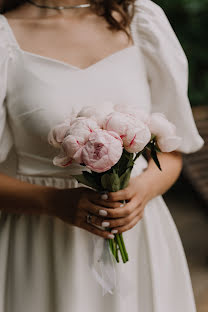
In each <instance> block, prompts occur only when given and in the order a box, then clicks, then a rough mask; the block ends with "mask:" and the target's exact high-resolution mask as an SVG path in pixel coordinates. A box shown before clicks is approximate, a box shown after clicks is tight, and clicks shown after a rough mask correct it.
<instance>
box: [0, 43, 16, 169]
mask: <svg viewBox="0 0 208 312" xmlns="http://www.w3.org/2000/svg"><path fill="white" fill-rule="evenodd" d="M0 41H1V38H0ZM9 57H10V53H9V51H8V50H7V48H6V46H3V43H2V42H0V163H1V162H3V161H4V160H6V158H7V155H8V153H9V151H10V149H11V147H12V145H13V137H12V133H11V129H10V127H9V124H8V121H7V109H6V92H7V72H8V63H9Z"/></svg>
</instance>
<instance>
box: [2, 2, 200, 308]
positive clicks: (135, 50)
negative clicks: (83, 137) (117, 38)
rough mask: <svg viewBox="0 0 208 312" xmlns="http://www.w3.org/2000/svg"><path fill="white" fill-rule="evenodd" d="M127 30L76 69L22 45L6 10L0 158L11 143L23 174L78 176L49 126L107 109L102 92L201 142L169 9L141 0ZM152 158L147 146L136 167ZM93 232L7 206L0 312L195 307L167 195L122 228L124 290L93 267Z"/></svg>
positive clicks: (46, 180)
mask: <svg viewBox="0 0 208 312" xmlns="http://www.w3.org/2000/svg"><path fill="white" fill-rule="evenodd" d="M131 31H132V36H133V40H134V45H133V46H131V47H128V48H125V49H123V50H120V51H118V52H116V53H114V54H112V55H109V56H107V57H106V58H104V59H102V60H100V61H98V62H97V63H95V64H93V65H91V66H89V67H87V68H86V69H80V68H78V67H76V66H73V65H70V64H67V63H64V62H62V61H59V60H55V59H52V58H49V57H44V56H41V55H37V54H34V53H31V52H28V51H24V50H22V49H21V47H20V46H19V45H18V42H17V40H16V39H15V36H14V33H13V31H12V29H11V26H10V25H9V23H8V20H7V19H6V17H5V16H4V15H3V14H0V162H4V160H5V159H6V158H7V155H8V152H9V151H10V149H11V147H12V146H14V147H15V150H16V153H17V179H20V180H22V181H27V182H29V183H34V184H41V185H45V186H54V187H57V188H72V187H77V186H79V185H78V184H77V182H76V181H75V180H74V179H73V178H72V177H71V175H72V174H73V173H75V172H76V173H77V172H80V167H79V166H78V165H77V166H73V167H67V168H65V169H63V168H58V167H55V166H54V165H53V163H52V159H53V157H54V156H55V155H57V150H55V149H54V148H53V147H52V146H50V145H49V144H48V142H47V135H48V132H49V130H50V128H51V127H53V126H55V125H56V124H58V123H60V122H62V121H63V120H64V119H65V118H66V116H68V115H69V114H71V113H74V112H77V111H78V110H79V109H80V108H81V107H83V105H100V109H101V110H102V104H103V102H104V101H112V102H113V103H114V104H126V105H138V107H141V108H143V109H145V110H146V111H147V112H150V111H152V112H163V113H164V114H166V116H167V118H168V119H169V120H170V121H172V122H173V123H174V124H175V125H176V126H177V134H178V135H179V136H181V137H182V144H181V146H180V148H179V149H178V150H179V151H181V152H183V153H191V152H195V151H197V150H199V149H200V148H201V147H202V146H203V144H204V141H203V139H202V137H201V136H200V135H199V133H198V131H197V128H196V125H195V122H194V119H193V115H192V112H191V107H190V103H189V100H188V97H187V78H188V66H187V59H186V56H185V55H184V52H183V50H182V48H181V46H180V44H179V42H178V40H177V38H176V36H175V33H174V32H173V30H172V28H171V26H170V24H169V22H168V19H167V17H166V16H165V14H164V12H163V11H162V9H161V8H160V7H159V6H157V5H156V4H154V3H153V2H151V1H150V0H137V1H136V12H135V16H134V19H133V21H132V23H131ZM146 167H147V161H146V160H145V158H144V157H143V156H141V157H140V158H139V159H138V161H137V164H136V166H135V168H134V171H133V173H132V174H133V175H139V174H140V173H141V172H142V170H144V169H145V168H146ZM147 187H148V185H147ZM69 209H70V198H69ZM94 236H95V235H93V234H91V233H89V232H87V231H85V230H83V229H80V228H77V227H74V226H71V225H68V224H66V223H64V222H62V221H61V220H59V219H57V218H53V217H47V216H42V215H40V216H27V215H14V214H9V213H8V214H7V213H6V212H1V213H0V312H37V311H38V312H82V311H85V312H97V311H99V312H104V311H109V312H124V311H125V312H126V311H127V309H128V311H131V312H194V311H196V310H195V303H194V299H193V292H192V286H191V282H190V276H189V271H188V267H187V262H186V258H185V255H184V251H183V247H182V244H181V240H180V238H179V235H178V232H177V229H176V227H175V224H174V222H173V219H172V217H171V215H170V213H169V210H168V208H167V206H166V204H165V202H164V200H163V198H162V196H157V197H155V198H153V199H152V200H151V201H149V202H148V203H147V205H146V207H145V214H144V217H143V219H142V220H141V221H140V222H139V223H137V225H136V226H135V227H134V228H132V229H131V230H129V231H127V232H125V233H124V239H125V242H126V246H127V249H128V253H129V258H130V261H129V262H128V263H126V264H123V263H119V264H118V265H116V267H115V270H116V274H117V276H120V275H121V276H122V277H124V278H126V277H128V279H129V282H130V284H129V285H128V287H126V290H125V286H126V285H120V286H124V292H126V295H125V293H124V294H123V295H122V296H121V295H120V293H119V292H118V291H117V290H115V291H113V294H110V293H107V294H106V295H103V293H102V287H101V286H100V285H99V283H98V282H97V281H96V280H95V278H94V276H93V274H92V266H93V265H95V266H96V263H95V261H96V258H93V257H94V256H95V255H94V254H93V253H92V251H91V250H90V249H89V243H90V242H91V241H92V238H93V237H94ZM94 253H95V250H94ZM93 261H94V262H93ZM128 290H130V291H128Z"/></svg>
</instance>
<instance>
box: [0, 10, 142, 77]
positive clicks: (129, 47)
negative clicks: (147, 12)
mask: <svg viewBox="0 0 208 312" xmlns="http://www.w3.org/2000/svg"><path fill="white" fill-rule="evenodd" d="M0 15H1V16H2V17H3V19H4V21H5V22H6V25H7V28H8V30H9V32H10V35H11V37H12V39H13V41H14V42H15V44H16V46H17V47H18V49H19V51H21V53H23V54H25V55H29V56H33V57H36V58H40V59H44V60H46V61H49V62H52V63H56V64H60V65H63V66H65V67H68V68H72V69H75V70H77V71H81V72H84V71H87V70H90V69H92V68H94V67H96V66H97V65H99V64H102V63H105V62H106V61H108V60H110V59H111V58H113V57H115V56H118V55H119V54H122V53H124V52H127V51H129V50H134V49H138V47H137V46H136V44H135V43H133V44H132V45H131V46H128V47H126V48H123V49H120V50H117V51H116V52H113V53H111V54H109V55H107V56H106V57H104V58H102V59H100V60H98V61H97V62H95V63H93V64H91V65H89V66H87V67H85V68H81V67H79V66H76V65H73V64H70V63H67V62H64V61H61V60H58V59H56V58H52V57H48V56H44V55H40V54H37V53H33V52H30V51H26V50H24V49H22V48H21V47H20V45H19V43H18V41H17V39H16V37H15V34H14V32H13V29H12V27H11V26H10V24H9V21H8V19H7V17H6V16H4V15H3V14H0ZM130 29H131V26H130ZM131 35H132V38H133V33H132V30H131Z"/></svg>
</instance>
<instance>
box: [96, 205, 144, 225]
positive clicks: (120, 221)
mask: <svg viewBox="0 0 208 312" xmlns="http://www.w3.org/2000/svg"><path fill="white" fill-rule="evenodd" d="M139 213H140V208H139V207H138V208H137V209H135V210H134V211H133V212H132V213H131V214H130V215H128V216H127V217H123V218H118V219H104V220H102V222H101V225H102V226H103V227H110V228H113V229H115V228H116V227H119V226H123V225H128V224H129V223H131V222H132V220H133V219H134V218H135V217H136V216H137V215H138V214H139Z"/></svg>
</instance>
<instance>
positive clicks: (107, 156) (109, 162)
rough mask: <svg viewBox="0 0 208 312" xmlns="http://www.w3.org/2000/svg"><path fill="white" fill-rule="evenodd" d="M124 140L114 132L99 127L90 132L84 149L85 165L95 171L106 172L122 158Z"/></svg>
mask: <svg viewBox="0 0 208 312" xmlns="http://www.w3.org/2000/svg"><path fill="white" fill-rule="evenodd" d="M122 143H123V142H122V140H121V138H120V137H119V135H117V134H116V133H114V132H111V131H105V130H102V129H99V130H97V131H95V132H92V133H91V134H90V137H89V140H88V142H87V143H86V144H85V146H84V147H83V149H82V159H83V162H84V163H85V165H86V166H87V167H88V168H89V169H91V170H92V171H95V172H105V171H107V170H109V169H110V168H111V167H112V166H114V165H115V164H116V163H117V162H118V161H119V159H120V157H121V155H122V152H123V148H122Z"/></svg>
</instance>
